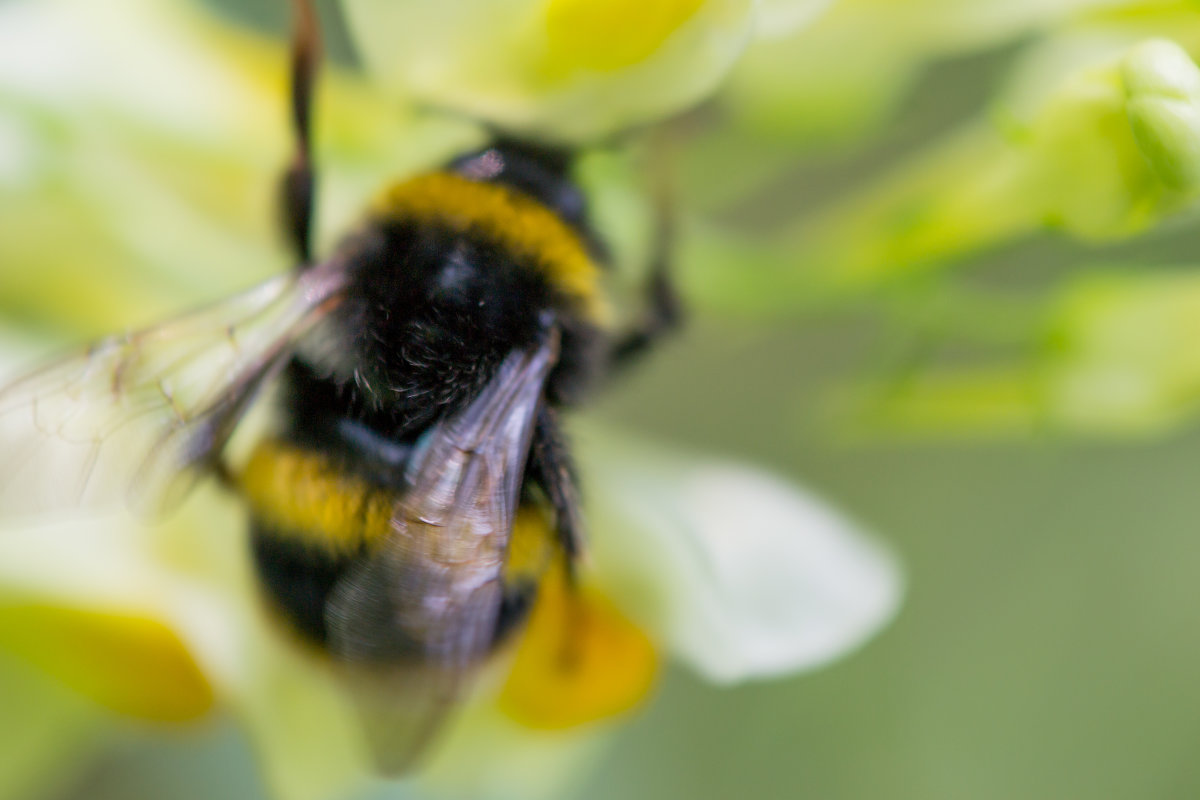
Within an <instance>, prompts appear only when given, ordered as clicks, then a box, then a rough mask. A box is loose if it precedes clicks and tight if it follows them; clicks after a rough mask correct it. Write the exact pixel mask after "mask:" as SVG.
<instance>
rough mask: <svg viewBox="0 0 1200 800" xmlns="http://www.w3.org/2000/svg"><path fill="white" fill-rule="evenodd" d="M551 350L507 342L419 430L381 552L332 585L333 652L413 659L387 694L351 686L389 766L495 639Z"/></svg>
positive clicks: (444, 707) (402, 763) (413, 745)
mask: <svg viewBox="0 0 1200 800" xmlns="http://www.w3.org/2000/svg"><path fill="white" fill-rule="evenodd" d="M557 352H558V341H557V335H556V334H552V335H551V336H550V337H548V339H547V341H546V342H544V343H542V344H541V345H539V346H538V347H536V348H532V349H529V350H524V351H515V352H513V353H512V354H510V355H509V356H508V358H507V359H506V360H505V361H504V362H503V363H502V364H501V365H500V367H499V369H498V371H497V373H496V375H495V376H494V377H493V378H492V380H491V381H490V382H489V383H488V384H487V385H486V386H485V387H484V389H483V391H482V392H481V393H480V395H479V396H478V397H477V398H476V399H475V400H474V401H472V403H471V404H470V405H469V406H467V407H466V408H465V409H463V410H462V411H461V412H459V413H458V414H455V415H453V416H451V417H448V418H447V419H445V420H443V421H442V422H440V423H438V424H437V425H436V426H435V427H434V428H433V429H432V430H431V431H430V432H429V433H428V434H426V436H425V438H424V439H423V440H422V441H421V442H420V443H419V445H418V447H417V451H416V452H415V453H414V455H413V457H412V459H411V461H410V462H409V464H408V466H407V468H406V474H405V478H406V483H407V484H408V485H407V488H406V490H405V495H404V499H403V500H401V501H400V502H399V504H398V505H397V507H396V509H395V512H394V513H393V516H392V531H391V534H390V536H389V538H388V540H387V542H386V543H385V544H384V547H383V549H382V551H381V552H379V553H376V554H373V555H372V556H369V557H368V558H366V559H364V560H363V562H362V563H361V564H360V565H359V566H358V567H356V568H355V569H354V570H352V571H351V572H350V573H349V574H348V575H347V576H346V577H344V578H343V579H342V580H341V581H340V582H339V583H338V585H336V586H335V587H334V589H333V592H332V595H331V599H330V603H329V606H328V610H327V613H326V620H327V622H328V628H329V631H330V648H331V650H332V652H333V653H334V654H335V655H337V656H338V657H340V658H341V659H344V660H345V661H347V662H349V663H350V664H352V665H363V664H365V665H373V664H389V663H391V664H396V663H399V664H407V665H411V666H404V667H400V668H398V669H397V670H395V671H394V672H392V673H391V675H390V678H389V679H388V680H391V681H392V684H391V686H390V688H389V689H388V692H389V693H390V695H391V696H390V699H389V698H388V697H386V696H381V693H380V692H379V691H378V686H379V681H374V682H371V681H368V682H363V683H359V684H358V686H357V687H356V691H358V692H359V693H360V696H361V697H362V698H363V699H364V700H365V702H362V703H360V705H361V706H362V707H363V709H364V711H365V714H366V726H365V727H366V730H367V733H368V736H369V737H370V738H371V739H372V740H373V741H372V745H373V748H374V750H375V752H376V755H377V760H378V761H379V764H380V766H381V767H382V768H384V769H387V770H388V771H393V772H394V771H398V770H402V769H404V768H406V767H407V766H409V765H410V764H411V763H412V761H413V760H414V759H415V758H416V757H417V755H419V753H420V751H421V749H422V748H423V746H424V745H425V744H426V743H427V742H428V741H429V739H430V737H431V736H432V735H433V733H434V732H435V731H436V730H437V728H438V726H439V724H440V721H441V720H442V718H443V717H444V716H445V714H446V712H447V711H448V710H449V709H451V708H452V707H453V706H454V704H455V702H456V701H457V700H458V699H459V697H460V694H461V692H462V691H463V687H464V685H465V684H466V682H467V681H468V679H469V678H470V676H471V675H473V674H474V673H475V672H476V670H477V668H478V667H479V666H481V665H482V663H483V662H484V661H485V657H486V656H487V655H488V654H489V653H490V652H491V650H492V647H493V644H494V638H495V632H496V624H497V620H498V618H499V613H500V606H501V600H502V587H501V573H502V570H503V566H504V560H505V555H506V550H507V545H508V539H509V535H510V534H511V532H512V525H513V515H514V513H515V511H516V507H517V503H518V501H519V493H520V489H521V482H522V478H523V474H524V469H525V460H526V457H527V455H528V452H529V445H530V438H531V436H532V433H533V425H534V418H535V416H536V413H537V409H538V406H539V405H540V403H541V400H542V391H543V386H544V384H545V380H546V376H547V374H548V373H549V371H550V369H551V367H552V366H553V365H554V363H555V360H556V358H557ZM385 685H386V681H385ZM372 686H374V687H375V688H372Z"/></svg>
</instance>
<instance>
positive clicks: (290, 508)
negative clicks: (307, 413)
mask: <svg viewBox="0 0 1200 800" xmlns="http://www.w3.org/2000/svg"><path fill="white" fill-rule="evenodd" d="M240 486H241V490H242V494H243V496H244V497H245V499H246V501H247V503H249V505H250V508H251V511H252V512H253V514H254V515H255V517H256V518H257V519H258V520H259V521H260V522H262V523H264V524H266V525H267V526H268V527H269V528H271V529H272V531H273V532H274V533H275V534H276V535H278V536H285V537H295V538H297V539H298V540H301V541H305V542H308V543H310V544H311V545H312V546H314V547H317V548H322V549H326V550H331V551H333V552H334V553H338V554H351V553H354V552H356V551H357V550H358V549H360V548H361V547H363V546H368V547H369V546H371V545H373V544H375V543H376V542H379V541H381V540H382V539H383V538H384V537H386V536H387V535H388V533H389V531H390V530H391V519H392V511H393V509H394V508H395V505H396V502H397V500H398V497H397V494H396V493H394V492H390V491H387V490H386V489H380V488H378V487H375V486H372V485H370V484H369V483H367V482H366V481H364V480H363V479H362V478H359V477H358V476H356V475H353V474H351V473H347V472H346V471H345V470H342V469H339V468H338V467H337V466H336V465H335V464H333V463H332V462H331V461H330V459H329V458H328V456H326V455H324V454H322V453H319V452H316V451H313V450H306V449H303V448H300V447H296V446H295V445H291V444H287V443H285V442H282V441H279V440H277V439H267V440H264V441H263V442H262V443H261V444H259V445H258V447H256V448H255V450H254V453H253V454H252V455H251V456H250V460H249V462H248V463H247V464H246V468H245V470H244V471H243V472H242V475H241V480H240Z"/></svg>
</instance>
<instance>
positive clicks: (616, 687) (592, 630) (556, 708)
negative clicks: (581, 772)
mask: <svg viewBox="0 0 1200 800" xmlns="http://www.w3.org/2000/svg"><path fill="white" fill-rule="evenodd" d="M657 671H658V653H657V651H656V650H655V648H654V645H653V644H652V643H651V642H650V639H649V638H648V637H647V636H646V634H645V633H644V632H642V630H641V629H639V628H638V627H636V626H635V625H634V624H633V623H632V622H630V621H629V619H627V618H626V617H625V616H624V615H622V614H621V613H620V612H619V611H618V610H617V609H616V607H615V606H614V605H613V604H612V603H611V602H609V601H608V599H607V598H605V597H603V596H601V595H600V594H599V593H597V592H596V591H594V590H591V589H571V588H569V587H568V586H567V582H566V579H565V577H564V576H563V573H562V570H561V569H554V570H551V571H550V574H549V576H548V577H547V578H546V579H545V581H544V582H543V584H542V586H541V587H540V589H539V591H538V600H537V604H536V605H535V606H534V609H533V614H532V616H531V617H530V620H529V627H528V629H527V630H526V631H525V634H524V637H523V638H522V640H521V643H520V645H519V646H518V649H517V654H516V659H515V661H514V662H513V669H512V672H511V673H510V674H509V677H508V681H507V682H506V684H505V685H504V688H503V690H502V692H501V694H500V698H499V703H500V708H501V710H502V711H503V712H504V713H505V714H507V715H508V716H509V717H510V718H512V719H513V720H514V721H516V722H518V723H520V724H522V725H525V726H527V727H530V728H537V729H543V730H557V729H562V728H570V727H574V726H576V725H582V724H585V723H588V722H594V721H596V720H601V719H605V718H607V717H612V716H615V715H617V714H621V713H624V712H626V711H629V710H630V709H632V708H633V707H634V706H636V705H637V704H638V703H639V702H640V701H641V700H642V698H644V697H645V696H646V694H647V693H648V692H649V691H650V688H651V686H652V685H653V683H654V677H655V674H656V673H657Z"/></svg>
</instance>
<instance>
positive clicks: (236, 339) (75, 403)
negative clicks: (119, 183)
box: [0, 264, 342, 512]
mask: <svg viewBox="0 0 1200 800" xmlns="http://www.w3.org/2000/svg"><path fill="white" fill-rule="evenodd" d="M341 282H342V281H341V274H340V270H339V269H337V268H336V266H335V265H332V264H329V265H320V266H318V267H313V268H311V269H309V270H307V271H305V272H302V273H298V274H289V275H285V276H281V277H278V278H275V279H273V280H271V281H268V282H266V283H263V284H261V285H259V286H257V287H255V288H254V289H251V290H249V291H247V292H245V293H243V294H239V295H236V296H234V297H232V298H230V299H228V300H225V301H223V302H221V303H218V304H215V305H213V306H211V307H208V308H205V309H201V310H199V311H195V312H192V313H190V314H187V315H184V316H182V317H179V318H176V319H174V320H171V321H168V322H166V323H163V324H161V325H158V326H154V327H150V328H146V329H144V330H141V331H137V332H135V333H131V334H126V335H122V336H114V337H110V338H108V339H103V340H101V341H99V342H96V343H94V344H93V345H91V346H90V347H88V348H86V349H85V350H82V351H80V352H77V353H74V354H72V355H68V356H66V357H65V358H62V359H60V360H58V361H55V362H52V363H50V364H48V365H47V366H45V367H43V368H41V369H39V370H37V371H35V372H32V373H30V374H28V375H26V376H24V377H22V378H19V379H17V380H16V381H14V382H13V383H11V384H9V385H8V386H5V387H2V388H0V510H4V511H6V512H12V511H16V512H25V511H41V510H48V509H54V508H67V507H79V506H89V507H90V506H96V505H104V504H106V503H109V502H112V501H114V500H118V499H120V498H123V497H132V499H133V500H135V501H136V504H137V505H139V506H143V507H144V508H148V509H151V510H163V509H164V508H166V507H168V506H169V505H170V504H171V502H172V501H173V500H177V499H179V498H181V497H182V494H183V492H184V490H186V489H187V488H188V487H189V486H190V484H191V480H189V478H194V476H195V475H196V474H197V473H198V470H197V469H196V468H200V467H205V466H212V464H213V460H214V458H215V456H217V455H218V454H219V453H220V451H221V448H222V447H223V446H224V445H225V443H226V441H227V440H228V438H229V436H230V435H231V434H232V433H233V429H234V427H235V426H236V424H237V423H238V421H239V420H240V419H241V417H242V415H243V414H244V413H245V411H246V409H247V408H248V407H249V405H250V403H251V401H252V400H253V399H254V397H255V396H256V395H257V393H258V391H259V389H260V388H261V387H262V386H263V384H264V383H265V382H266V380H267V379H268V378H269V377H270V376H271V375H273V374H274V373H275V372H276V371H277V370H278V368H279V367H281V366H282V364H283V363H285V361H286V357H287V356H288V354H289V353H290V352H291V348H292V346H293V344H294V342H295V341H296V339H297V337H299V336H300V335H302V334H303V333H304V332H305V331H306V330H308V329H309V328H310V327H311V325H312V323H314V322H315V321H316V320H317V319H319V318H320V317H321V316H322V315H323V310H324V309H325V308H327V307H328V306H329V305H330V301H331V298H335V297H336V293H337V291H338V289H339V288H340V286H341Z"/></svg>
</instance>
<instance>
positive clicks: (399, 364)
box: [0, 3, 679, 767]
mask: <svg viewBox="0 0 1200 800" xmlns="http://www.w3.org/2000/svg"><path fill="white" fill-rule="evenodd" d="M296 6H297V9H298V12H299V13H298V25H297V34H296V37H295V44H294V49H293V60H292V81H293V103H292V117H293V120H292V121H293V127H294V132H295V139H296V143H297V145H296V154H295V158H294V160H293V162H292V164H291V166H290V168H289V169H288V170H287V172H286V173H285V176H284V179H283V181H282V186H283V193H282V194H283V208H284V218H285V222H286V229H287V232H288V234H289V237H290V240H291V242H292V245H293V247H294V249H295V253H296V256H297V262H298V266H297V267H296V269H295V270H294V271H292V272H291V273H290V274H287V275H283V276H279V277H277V278H275V279H273V280H271V281H269V282H267V283H266V284H263V285H261V286H258V287H256V288H254V289H251V290H250V291H248V292H246V293H244V294H241V295H239V296H236V297H234V298H231V299H229V300H227V301H224V302H221V303H218V304H216V305H214V306H212V307H210V308H207V309H202V310H200V311H197V312H194V313H191V314H189V315H186V316H183V317H181V318H178V319H175V320H172V321H168V322H166V323H164V324H162V325H158V326H155V327H151V328H149V329H146V330H142V331H139V332H135V333H132V334H128V335H123V336H116V337H112V338H109V339H105V340H102V341H100V342H97V343H95V344H93V345H92V346H90V347H88V348H86V349H85V350H82V351H80V352H77V353H75V354H72V355H69V356H68V357H66V358H64V359H62V360H59V361H57V362H55V363H52V364H50V365H48V366H46V367H44V368H43V369H41V370H38V371H36V372H34V373H32V374H30V375H28V376H26V377H24V378H22V379H19V380H17V381H16V382H14V383H12V384H10V385H9V386H7V387H6V388H3V389H0V438H2V439H3V441H5V443H6V445H5V446H6V447H7V448H8V458H7V461H8V462H9V463H11V464H14V465H20V473H19V474H17V473H12V474H8V475H0V487H7V491H6V492H5V494H6V498H5V500H6V502H9V501H12V500H13V499H14V498H15V499H16V500H17V501H18V502H20V501H33V503H34V504H35V505H39V506H44V505H46V504H47V503H49V504H51V505H68V504H80V503H82V504H90V503H94V502H101V501H104V500H105V499H108V498H112V497H114V496H123V495H124V494H126V490H127V489H129V490H130V491H131V492H132V494H133V495H134V497H135V500H136V501H137V502H138V504H140V505H149V506H150V507H151V508H156V509H164V508H169V507H170V506H172V505H174V504H175V503H177V502H178V501H179V499H180V498H181V497H182V496H183V495H184V494H185V493H186V490H187V489H188V488H189V487H190V486H191V485H192V484H193V483H194V482H195V481H196V480H197V479H198V478H200V477H203V476H205V475H216V476H218V478H219V479H220V480H221V481H222V482H223V483H224V484H225V485H227V486H228V487H229V488H230V489H232V491H233V492H235V493H236V494H237V495H238V496H239V497H240V498H241V500H242V501H243V502H244V504H245V506H246V507H247V509H248V516H249V529H250V531H249V532H250V535H249V540H250V549H251V552H252V561H253V564H254V566H255V570H256V574H257V577H258V579H259V583H260V586H261V589H262V594H263V596H264V598H265V600H266V602H267V603H268V604H269V605H270V607H271V608H272V609H274V611H275V613H276V614H277V616H278V617H280V618H282V619H283V620H284V621H285V623H286V624H287V626H288V627H289V628H290V629H291V630H292V631H293V632H294V633H295V634H296V635H297V636H299V637H300V638H301V639H302V640H304V641H305V642H307V643H308V644H310V645H312V646H313V647H315V648H316V649H318V650H320V651H321V652H322V653H324V654H326V656H327V657H328V659H329V660H330V661H331V662H332V663H334V664H335V665H337V666H338V668H339V669H340V670H342V672H343V673H344V674H348V675H351V676H353V682H354V684H355V686H356V687H366V690H365V693H364V697H366V698H367V702H366V703H364V706H365V707H367V708H368V709H369V711H370V713H371V716H372V718H373V720H374V723H373V724H374V725H375V727H377V728H379V729H380V730H381V733H382V735H381V736H380V737H378V738H381V739H382V740H384V743H383V744H382V745H381V747H382V748H385V749H386V750H387V752H385V753H383V760H384V761H386V762H388V763H390V764H391V765H392V766H393V767H396V766H404V765H406V764H407V763H409V762H410V761H411V758H412V757H413V756H414V755H415V754H416V753H418V752H419V751H420V749H421V748H422V746H423V745H424V743H425V742H427V741H428V740H429V738H430V735H431V733H432V731H433V730H434V729H435V728H436V726H437V724H438V723H439V721H440V720H441V719H442V718H443V717H444V716H445V712H446V710H447V709H448V708H450V707H452V706H453V704H454V702H455V701H456V700H457V699H458V698H459V697H460V696H461V694H462V692H463V691H464V689H465V687H467V686H469V684H470V683H471V680H472V678H473V677H474V676H475V675H476V674H477V673H478V672H479V671H480V669H481V668H482V667H483V666H484V665H485V664H486V663H487V662H488V661H489V659H490V657H491V656H492V655H493V654H494V653H495V652H496V651H497V650H498V649H499V648H501V647H502V646H503V645H504V643H505V642H506V641H507V640H508V639H510V638H511V637H512V635H513V633H514V632H515V631H517V630H519V629H520V628H521V626H522V625H523V623H524V622H525V620H526V618H527V617H528V615H529V612H530V608H531V606H532V603H533V601H534V599H535V597H536V595H537V592H538V588H539V586H540V585H541V584H542V582H543V580H544V578H545V576H546V575H547V573H548V571H549V570H551V569H553V568H554V567H555V565H556V564H558V565H561V566H562V568H563V570H564V573H565V575H566V576H567V578H568V581H570V579H571V576H572V575H573V573H574V564H575V563H576V561H577V560H578V558H579V556H580V554H581V552H582V551H583V547H584V538H585V537H584V532H583V524H582V521H581V516H580V509H579V491H578V488H577V485H576V479H575V471H574V468H573V466H572V462H571V458H570V453H569V449H568V448H567V446H566V443H565V440H564V436H563V432H562V430H561V427H560V421H559V415H560V412H561V411H562V410H563V409H565V408H568V407H571V406H574V405H575V404H577V403H578V402H580V401H581V400H583V399H584V398H586V397H587V395H588V394H589V392H590V391H592V390H593V389H594V388H595V387H596V386H597V384H599V383H600V382H602V381H603V379H604V378H605V377H606V376H607V375H608V374H610V373H611V372H612V371H613V370H614V369H615V368H619V367H620V366H621V365H623V364H626V363H628V362H630V361H631V360H633V359H635V358H636V357H637V356H638V355H640V354H641V353H642V352H643V351H644V350H645V349H646V348H647V347H648V346H649V345H650V344H651V343H652V342H653V341H654V340H655V339H656V338H657V337H658V336H659V335H660V334H662V333H663V332H665V331H667V330H669V329H670V328H671V327H673V326H674V325H675V323H676V322H677V320H678V316H679V313H678V304H677V301H676V298H675V294H674V292H673V291H672V289H671V285H670V281H669V279H668V270H667V259H666V258H665V251H666V244H665V242H666V240H667V236H666V233H665V229H666V225H665V224H663V225H661V226H660V227H661V228H662V229H663V234H662V235H661V236H660V240H661V243H660V246H659V247H658V248H657V249H656V256H655V260H654V264H653V266H652V268H651V270H650V281H649V285H648V303H647V308H646V309H645V314H644V317H643V319H642V321H641V323H640V324H637V325H634V326H633V327H632V329H630V330H627V331H624V332H619V331H616V330H614V326H613V322H612V316H613V315H612V313H611V310H610V308H609V300H608V298H607V297H606V295H605V291H604V283H605V267H604V265H603V262H604V257H603V255H602V254H603V246H602V244H601V243H600V241H599V239H598V237H597V234H596V233H595V231H594V230H593V229H592V228H591V227H590V226H589V223H588V220H587V213H586V202H585V198H584V195H583V193H582V192H581V190H580V189H579V187H578V186H577V185H576V184H575V183H574V182H573V181H572V178H571V168H572V164H573V155H574V154H573V153H572V152H571V151H569V150H568V149H565V148H558V147H553V146H548V145H543V144H533V143H530V142H526V141H520V140H517V139H512V138H505V137H497V138H495V140H494V141H492V143H491V144H489V145H488V146H486V147H484V148H482V149H481V150H479V151H477V152H473V153H468V154H464V155H462V156H461V157H459V158H456V159H454V160H453V161H451V162H450V163H449V164H446V165H445V166H444V167H442V168H441V169H438V170H435V171H432V172H429V173H427V174H423V175H418V176H416V177H412V178H409V179H406V180H403V181H400V182H397V183H395V184H394V185H392V186H390V187H388V188H387V189H386V190H385V191H384V192H383V193H382V194H381V195H380V196H379V198H378V200H377V201H376V202H375V204H374V205H373V207H372V208H370V210H369V211H368V213H367V214H366V217H365V220H364V221H363V222H362V223H361V224H360V226H359V227H358V228H357V229H356V230H355V231H353V232H351V233H350V234H349V235H348V236H347V237H346V238H345V239H344V240H343V241H342V242H341V243H340V244H339V245H338V246H337V247H336V248H335V249H334V251H333V252H332V253H331V254H329V255H328V256H327V257H324V258H319V259H318V258H314V257H313V254H312V249H311V241H310V239H311V236H310V231H311V219H312V215H313V195H314V184H315V178H314V169H313V166H312V151H311V145H310V142H311V137H310V134H309V128H310V125H309V119H310V109H311V106H312V97H313V87H314V82H315V77H316V74H317V69H318V60H319V59H318V55H317V54H318V50H319V42H318V38H319V37H318V32H317V26H316V24H315V20H314V17H313V15H312V12H311V9H310V8H309V7H308V5H307V4H306V3H297V4H296ZM664 218H665V216H664ZM268 388H271V389H272V390H273V391H272V392H271V396H272V397H274V398H275V402H276V404H277V406H278V408H277V409H276V410H277V412H278V414H277V416H278V424H277V425H276V427H275V428H274V429H273V430H272V431H271V432H270V433H269V434H268V435H266V436H265V437H264V438H263V439H262V440H261V441H259V442H258V443H257V445H256V446H255V447H254V448H253V450H252V452H251V454H250V456H249V458H248V459H246V460H245V463H244V464H243V465H239V466H236V467H235V466H234V465H231V464H230V463H228V459H227V458H226V446H227V444H228V442H229V440H230V437H231V436H232V434H233V433H234V431H235V429H236V428H237V426H238V424H239V423H240V422H241V420H242V419H243V418H244V416H245V415H246V413H247V411H248V410H249V409H250V408H251V407H252V406H253V405H254V404H255V402H256V400H258V399H259V398H260V397H263V396H264V395H265V394H266V390H267V389H268ZM49 440H53V446H52V447H48V446H46V445H47V444H48V442H49ZM47 475H53V476H54V486H53V489H52V491H51V492H50V496H48V497H47V496H45V490H46V489H47V487H46V481H45V477H46V476H47ZM28 478H32V479H33V480H31V481H29V482H28V485H25V486H23V487H22V480H24V479H28ZM130 487H131V488H130ZM380 687H383V688H384V691H385V692H391V696H395V697H399V698H400V699H399V700H394V701H391V702H389V703H380V702H379V701H378V699H377V698H378V697H379V696H381V693H380V692H378V691H376V690H377V689H378V688H380Z"/></svg>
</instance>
